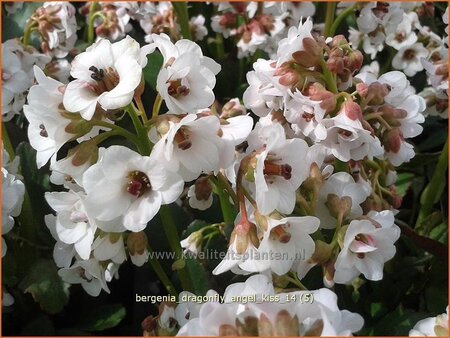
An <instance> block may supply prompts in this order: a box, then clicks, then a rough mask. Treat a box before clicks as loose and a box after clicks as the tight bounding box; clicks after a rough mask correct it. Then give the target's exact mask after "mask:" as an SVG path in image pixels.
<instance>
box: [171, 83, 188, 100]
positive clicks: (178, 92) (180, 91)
mask: <svg viewBox="0 0 450 338" xmlns="http://www.w3.org/2000/svg"><path fill="white" fill-rule="evenodd" d="M168 83H169V88H168V92H169V95H170V96H173V97H175V98H177V97H180V96H187V95H189V92H190V89H189V88H188V87H186V86H185V85H183V84H182V83H181V79H178V80H174V81H169V82H168Z"/></svg>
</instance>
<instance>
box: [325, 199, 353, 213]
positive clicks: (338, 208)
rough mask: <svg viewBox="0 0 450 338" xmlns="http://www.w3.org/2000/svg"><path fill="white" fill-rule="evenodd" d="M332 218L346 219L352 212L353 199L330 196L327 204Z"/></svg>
mask: <svg viewBox="0 0 450 338" xmlns="http://www.w3.org/2000/svg"><path fill="white" fill-rule="evenodd" d="M325 204H326V206H327V207H328V210H329V211H330V214H331V216H333V217H334V218H337V219H339V216H340V217H342V219H343V218H345V217H346V216H348V215H349V214H350V211H351V210H352V199H351V197H349V196H344V197H339V196H337V195H335V194H329V195H328V196H327V201H326V202H325Z"/></svg>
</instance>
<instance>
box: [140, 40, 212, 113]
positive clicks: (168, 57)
mask: <svg viewBox="0 0 450 338" xmlns="http://www.w3.org/2000/svg"><path fill="white" fill-rule="evenodd" d="M152 39H153V43H151V44H150V45H148V46H145V47H144V50H145V51H146V52H148V53H151V52H153V51H154V50H155V48H158V49H159V50H160V52H161V54H162V55H163V57H164V65H163V68H162V69H161V70H160V72H159V74H158V78H157V80H156V88H157V90H158V92H159V94H160V95H161V96H162V98H163V99H164V101H165V103H166V105H167V108H168V109H169V111H170V112H171V113H173V114H180V113H183V112H186V113H194V112H196V110H198V109H203V108H207V107H209V106H210V105H212V104H213V102H214V99H215V96H214V93H213V91H212V90H213V88H214V86H215V84H216V77H215V75H216V74H217V73H219V71H220V68H221V67H220V65H219V64H218V63H216V62H215V61H214V60H212V59H211V58H209V57H206V56H203V52H202V50H201V48H200V46H198V45H197V44H196V43H194V42H192V41H189V40H186V39H182V40H179V41H177V42H176V43H175V44H173V43H172V42H171V41H170V38H169V37H168V36H167V35H166V34H160V35H157V34H152Z"/></svg>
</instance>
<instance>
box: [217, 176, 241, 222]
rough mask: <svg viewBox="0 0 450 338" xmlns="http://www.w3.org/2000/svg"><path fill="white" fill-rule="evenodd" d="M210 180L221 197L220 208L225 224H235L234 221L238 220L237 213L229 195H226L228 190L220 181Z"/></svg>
mask: <svg viewBox="0 0 450 338" xmlns="http://www.w3.org/2000/svg"><path fill="white" fill-rule="evenodd" d="M210 180H211V181H212V182H213V184H214V186H215V190H214V192H215V193H216V194H217V196H219V201H220V208H221V210H222V215H223V220H224V222H225V224H233V223H234V219H235V218H236V211H235V209H234V208H233V206H232V205H231V203H230V200H229V195H228V194H227V193H226V191H227V189H226V188H225V187H224V186H223V185H222V183H221V182H220V180H219V179H216V178H214V177H211V178H210ZM236 205H237V204H236Z"/></svg>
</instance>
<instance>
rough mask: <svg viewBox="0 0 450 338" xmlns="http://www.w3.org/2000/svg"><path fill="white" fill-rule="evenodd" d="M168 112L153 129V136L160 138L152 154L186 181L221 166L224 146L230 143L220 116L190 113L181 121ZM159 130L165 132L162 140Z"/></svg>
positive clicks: (151, 132) (156, 138)
mask: <svg viewBox="0 0 450 338" xmlns="http://www.w3.org/2000/svg"><path fill="white" fill-rule="evenodd" d="M166 116H167V117H168V119H163V120H161V123H160V125H159V126H158V127H157V128H154V129H152V130H151V131H150V139H151V140H152V141H153V142H156V144H155V146H154V147H153V151H152V155H151V156H152V157H153V158H155V160H158V161H162V163H164V165H165V166H166V167H167V168H168V169H170V170H172V171H174V172H178V174H179V175H180V176H181V177H182V178H183V179H184V180H185V181H186V182H188V181H191V180H193V179H195V178H197V177H198V176H199V175H200V174H201V173H208V172H211V171H215V170H218V169H220V165H221V157H220V154H221V152H222V151H223V150H222V149H223V147H226V146H230V144H225V143H224V142H223V140H222V139H221V137H220V136H219V135H218V133H219V130H220V121H219V119H218V118H217V117H216V116H205V117H198V116H197V115H196V114H188V115H186V116H185V117H183V118H182V119H181V120H179V119H178V121H177V119H175V120H171V117H170V115H166ZM157 132H161V133H163V134H162V135H161V134H160V136H159V137H161V138H160V139H159V140H158V135H157ZM230 164H231V163H230Z"/></svg>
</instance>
